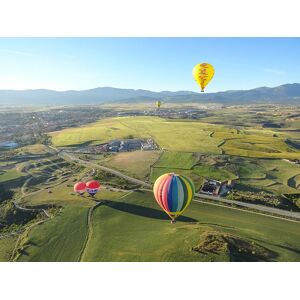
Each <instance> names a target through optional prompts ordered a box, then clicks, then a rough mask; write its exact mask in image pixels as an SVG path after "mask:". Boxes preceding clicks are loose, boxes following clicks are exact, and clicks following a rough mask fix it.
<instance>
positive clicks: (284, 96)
mask: <svg viewBox="0 0 300 300" xmlns="http://www.w3.org/2000/svg"><path fill="white" fill-rule="evenodd" d="M155 100H162V101H165V102H199V103H211V102H213V103H223V104H251V103H283V104H284V103H288V104H300V84H299V83H293V84H284V85H280V86H277V87H273V88H270V87H259V88H255V89H251V90H230V91H224V92H217V93H195V92H191V91H177V92H170V91H162V92H153V91H148V90H139V89H138V90H134V89H119V88H113V87H98V88H95V89H89V90H82V91H75V90H70V91H54V90H46V89H36V90H0V105H63V104H64V105H73V104H102V103H110V102H117V103H118V102H133V103H134V102H149V101H155Z"/></svg>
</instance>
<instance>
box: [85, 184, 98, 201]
mask: <svg viewBox="0 0 300 300" xmlns="http://www.w3.org/2000/svg"><path fill="white" fill-rule="evenodd" d="M99 190H100V183H99V181H97V180H91V181H89V182H87V184H86V191H87V192H88V193H89V194H90V195H91V196H93V197H94V196H95V195H96V194H97V192H98V191H99Z"/></svg>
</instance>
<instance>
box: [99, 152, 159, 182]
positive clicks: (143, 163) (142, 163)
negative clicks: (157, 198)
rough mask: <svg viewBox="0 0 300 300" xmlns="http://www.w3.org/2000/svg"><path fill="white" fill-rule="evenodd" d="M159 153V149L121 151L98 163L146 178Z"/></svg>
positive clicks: (136, 176)
mask: <svg viewBox="0 0 300 300" xmlns="http://www.w3.org/2000/svg"><path fill="white" fill-rule="evenodd" d="M160 155H161V152H160V151H134V152H122V153H117V154H113V155H112V156H110V157H108V158H106V159H103V160H101V161H100V164H102V165H104V166H107V167H111V168H113V169H116V170H119V171H124V172H125V173H126V174H128V175H130V176H133V177H135V178H138V179H146V178H147V177H148V176H149V173H150V167H151V166H152V165H153V164H154V163H155V162H156V161H157V159H158V158H159V157H160Z"/></svg>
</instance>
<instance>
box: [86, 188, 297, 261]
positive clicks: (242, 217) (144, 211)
mask: <svg viewBox="0 0 300 300" xmlns="http://www.w3.org/2000/svg"><path fill="white" fill-rule="evenodd" d="M92 220H93V221H92V225H93V235H92V237H91V240H90V242H89V247H88V249H87V252H86V256H85V258H84V259H85V260H86V261H211V260H213V261H228V260H229V257H228V255H226V253H220V254H214V253H198V252H195V251H192V250H191V249H192V247H194V246H196V245H197V244H198V242H199V238H200V235H201V234H202V233H203V232H206V231H210V230H212V229H214V230H218V231H222V232H225V233H229V234H234V235H236V236H239V237H241V238H243V239H247V240H250V241H251V242H253V243H257V244H259V245H261V246H263V247H265V248H267V249H269V250H271V251H273V252H275V253H276V259H275V260H278V261H299V260H300V232H299V224H298V223H293V222H288V221H285V220H278V219H273V218H270V217H265V216H261V215H257V214H252V213H248V212H242V211H237V210H232V209H229V208H224V207H218V206H211V205H208V204H202V203H195V202H193V203H192V204H191V206H190V207H189V208H188V209H187V211H186V213H185V214H184V218H182V219H181V220H178V222H177V223H176V224H174V225H171V224H170V221H169V220H168V218H167V217H166V215H165V213H163V212H161V210H160V209H159V207H158V206H157V204H156V203H155V201H154V199H153V196H152V194H150V193H134V194H130V195H128V196H126V197H125V198H123V199H122V200H119V201H115V202H111V203H107V204H105V205H102V206H100V207H98V208H97V209H96V210H95V212H94V216H93V219H92ZM145 237H146V238H145ZM274 237H276V239H274Z"/></svg>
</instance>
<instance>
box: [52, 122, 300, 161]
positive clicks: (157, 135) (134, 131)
mask: <svg viewBox="0 0 300 300" xmlns="http://www.w3.org/2000/svg"><path fill="white" fill-rule="evenodd" d="M50 135H51V137H52V142H53V144H54V145H55V146H57V147H69V146H78V145H83V144H90V143H91V144H93V143H94V144H97V143H105V142H108V141H110V140H114V139H120V138H126V137H127V136H129V135H132V136H134V137H136V138H153V139H154V140H155V141H156V142H157V143H158V145H159V146H160V147H161V149H163V150H168V151H177V152H201V153H210V154H228V155H236V156H244V157H256V158H287V159H293V158H298V157H299V153H300V151H299V150H297V149H295V148H293V147H290V146H289V145H288V144H287V143H286V142H285V141H286V139H287V138H289V137H291V135H292V134H291V133H288V132H285V131H280V132H279V131H278V130H275V129H274V130H269V129H267V130H266V129H263V128H260V129H259V128H251V127H249V128H244V129H243V130H239V129H236V128H234V127H229V126H228V125H223V124H209V123H204V122H201V121H188V122H187V121H186V120H177V119H176V120H171V119H162V118H158V117H118V118H111V119H103V120H100V121H98V122H96V123H92V124H89V125H86V126H82V127H79V128H69V129H64V130H61V131H58V132H52V133H51V134H50Z"/></svg>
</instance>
